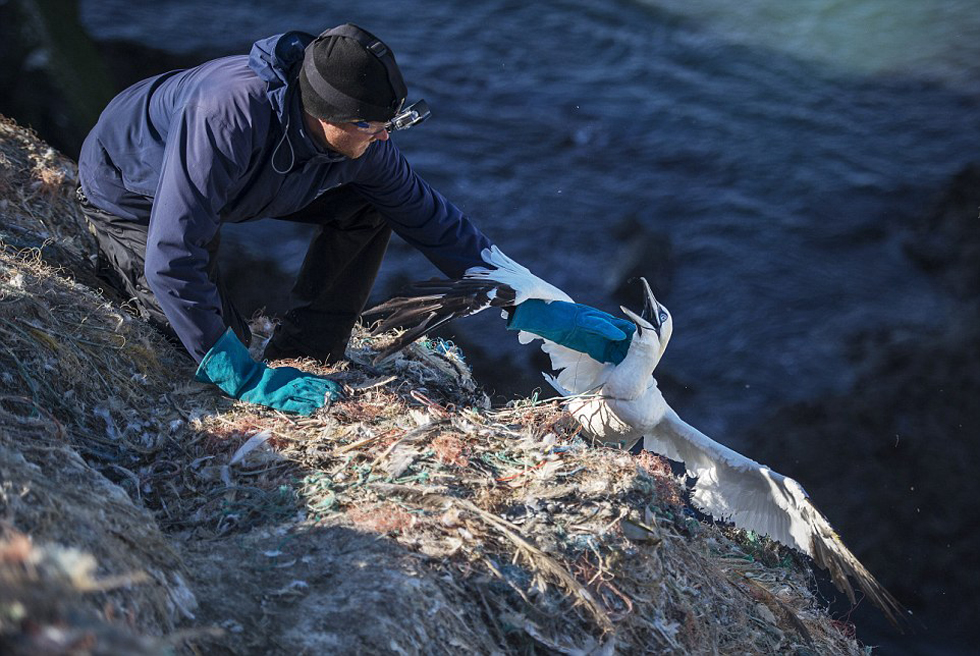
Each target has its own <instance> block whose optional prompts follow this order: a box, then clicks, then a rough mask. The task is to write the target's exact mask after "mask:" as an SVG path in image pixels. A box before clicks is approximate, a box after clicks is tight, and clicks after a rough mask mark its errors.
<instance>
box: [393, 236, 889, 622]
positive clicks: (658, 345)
mask: <svg viewBox="0 0 980 656" xmlns="http://www.w3.org/2000/svg"><path fill="white" fill-rule="evenodd" d="M482 256H483V259H484V260H485V262H486V264H487V266H485V267H484V266H480V267H473V268H471V269H468V270H467V272H466V274H465V275H464V276H463V278H462V279H458V280H455V281H437V282H436V284H435V285H432V284H429V285H427V286H426V287H425V289H426V290H427V292H428V293H426V294H422V295H420V296H416V297H402V298H398V299H393V300H392V301H389V302H388V303H386V304H384V305H382V306H379V307H378V308H375V311H380V310H385V309H391V310H394V315H393V316H392V317H389V319H388V320H387V323H384V324H382V325H381V326H379V328H378V329H377V330H379V331H380V330H384V329H385V328H386V326H388V325H398V324H396V322H397V321H399V320H401V319H409V320H411V321H412V322H414V323H416V324H417V325H416V326H415V328H413V329H411V330H410V331H408V332H406V333H405V334H404V335H403V336H402V337H400V338H399V339H398V340H395V341H394V342H393V343H392V345H391V346H389V347H388V350H387V351H386V352H385V353H382V354H381V355H379V358H382V357H385V356H386V354H388V353H392V352H395V351H397V350H399V349H401V348H404V346H406V345H407V344H408V343H410V342H411V340H413V339H416V338H417V337H418V336H420V335H423V334H426V331H427V330H430V329H431V328H432V327H434V326H438V325H443V324H444V323H446V322H447V321H450V320H452V319H453V318H454V317H459V316H468V315H471V314H474V313H476V312H479V311H481V310H483V309H485V308H486V307H491V306H497V307H507V306H508V305H519V304H520V303H523V302H525V301H527V300H529V299H540V300H544V301H557V300H561V301H567V302H572V299H571V298H570V297H569V296H568V295H567V294H565V293H564V292H562V291H561V290H560V289H558V288H557V287H555V286H553V285H551V284H549V283H547V282H545V281H544V280H542V279H541V278H538V277H537V276H535V275H534V274H532V273H531V272H530V271H529V270H528V269H526V268H525V267H523V266H521V265H520V264H518V263H517V262H515V261H514V260H512V259H510V258H509V257H507V256H506V255H504V254H503V253H502V252H501V251H500V250H499V249H498V248H497V247H496V246H494V247H493V248H490V249H486V250H484V251H483V253H482ZM641 280H642V279H641ZM643 285H644V288H645V292H646V296H647V299H646V300H647V303H648V308H650V309H652V310H653V314H652V317H651V320H650V321H648V320H647V319H645V318H643V317H641V316H639V315H637V314H635V313H633V312H631V311H630V310H628V309H626V308H621V309H622V310H623V313H624V314H625V315H626V316H627V317H629V318H630V319H631V320H632V321H633V323H634V324H635V326H636V331H635V333H634V334H633V336H632V338H631V340H630V346H629V349H628V350H627V353H626V356H625V358H624V359H623V360H622V361H621V362H620V363H618V364H608V363H606V364H604V363H600V362H598V361H596V360H594V359H592V358H591V357H589V356H588V355H586V354H584V353H581V352H578V351H573V350H571V349H568V348H566V347H564V346H561V345H559V344H557V343H555V342H551V341H549V340H543V344H542V347H541V348H542V349H543V350H544V352H545V353H547V354H548V355H549V357H550V358H551V364H552V368H553V369H554V370H555V371H557V372H558V374H557V376H556V377H552V376H548V375H546V376H545V377H546V378H547V379H548V382H550V383H551V384H552V386H554V388H555V389H556V390H558V392H559V393H560V394H562V396H563V397H565V402H566V407H567V409H568V411H569V412H570V413H571V414H572V415H573V416H574V417H575V418H576V419H577V420H578V422H579V423H580V424H581V425H582V426H583V428H584V429H585V430H586V431H587V432H589V433H591V434H592V435H593V436H594V437H596V438H597V439H599V440H601V441H603V442H606V443H616V444H620V445H622V446H626V447H629V446H632V445H633V444H634V443H636V442H637V441H638V440H640V439H643V445H644V448H646V449H647V450H649V451H653V452H655V453H659V454H661V455H663V456H666V457H667V458H670V459H671V460H675V461H679V462H682V463H683V464H684V466H685V468H686V469H687V473H688V474H689V475H690V476H692V477H695V478H696V482H695V483H694V486H693V490H692V493H691V499H692V501H693V503H694V505H695V506H696V507H697V508H699V509H700V510H702V511H704V512H706V513H708V514H710V515H712V516H714V517H715V518H717V519H722V520H727V521H731V522H732V523H733V524H735V526H737V527H739V528H743V529H747V530H751V531H755V532H757V533H760V534H763V535H768V536H769V537H771V538H772V539H774V540H777V541H778V542H781V543H783V544H785V545H788V546H791V547H794V548H796V549H799V550H800V551H802V552H804V553H806V554H808V555H810V556H811V557H812V558H813V559H814V561H815V562H816V563H817V564H818V565H820V566H821V567H824V568H826V569H828V570H829V571H830V574H831V577H832V578H833V580H834V583H835V584H836V585H837V587H838V588H839V589H841V590H842V591H844V592H846V593H847V595H848V597H849V598H850V599H851V601H852V603H853V602H854V592H853V589H852V588H851V585H850V583H849V582H848V579H847V577H848V576H853V577H855V578H856V579H857V580H858V582H859V584H860V586H861V588H862V590H864V592H865V593H866V594H867V595H868V596H869V597H871V599H872V601H873V602H874V603H875V604H876V605H877V606H878V607H879V608H881V610H882V611H883V612H884V613H885V615H886V616H887V617H888V618H889V619H890V620H891V621H892V622H893V623H895V624H896V626H897V625H898V618H900V617H901V615H902V613H903V609H902V607H901V605H900V604H899V603H898V602H897V601H896V600H895V599H894V598H893V597H892V596H891V595H890V594H889V593H888V591H887V590H885V589H884V588H883V587H882V586H881V585H880V584H879V583H878V582H877V581H876V580H875V578H874V576H872V575H871V573H870V572H868V570H867V569H865V568H864V566H863V565H862V564H861V563H860V561H858V559H857V558H856V557H855V556H854V555H853V554H852V553H851V552H850V551H849V550H848V549H847V547H845V546H844V544H843V543H842V542H841V541H840V538H838V536H837V534H836V533H835V532H834V530H833V529H832V528H831V526H830V524H829V523H828V522H827V520H826V519H825V518H824V517H823V515H822V514H821V513H820V511H819V510H817V508H816V507H815V506H814V505H813V504H812V503H811V502H810V500H809V498H808V496H807V494H806V492H805V491H804V490H803V487H802V486H801V485H800V484H799V483H797V482H796V481H794V480H793V479H791V478H787V477H785V476H783V475H781V474H779V473H776V472H774V471H772V470H771V469H769V468H768V467H766V466H765V465H761V464H759V463H758V462H755V461H754V460H751V459H749V458H746V457H745V456H743V455H741V454H740V453H738V452H736V451H734V450H732V449H730V448H728V447H726V446H724V445H721V444H719V443H717V442H715V441H714V440H712V439H710V438H709V437H707V436H706V435H704V434H703V433H701V432H700V431H698V430H697V429H695V428H693V427H692V426H690V425H688V424H687V423H685V422H684V421H682V420H681V418H680V417H679V416H678V415H677V413H676V412H674V410H673V409H671V407H670V406H669V405H668V404H667V402H666V401H665V400H664V397H663V394H662V393H661V392H660V389H659V387H658V386H657V381H656V379H655V378H654V377H653V372H654V369H655V368H656V366H657V365H658V364H659V362H660V359H661V357H662V356H663V354H664V350H665V349H666V348H667V343H668V341H669V340H670V337H671V334H672V332H673V319H672V318H671V316H670V313H669V312H668V311H667V309H666V308H664V307H663V306H662V305H660V304H659V303H658V302H657V300H656V299H655V298H654V296H653V292H652V291H651V290H650V287H649V285H647V283H646V281H645V280H643ZM481 294H482V295H481ZM518 339H519V340H520V341H521V343H524V344H527V343H530V342H531V341H533V340H535V339H542V338H541V337H539V336H537V335H534V334H532V333H527V332H520V333H519V334H518Z"/></svg>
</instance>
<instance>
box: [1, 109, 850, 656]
mask: <svg viewBox="0 0 980 656" xmlns="http://www.w3.org/2000/svg"><path fill="white" fill-rule="evenodd" d="M12 134H14V135H15V136H11V135H12ZM24 134H26V133H25V132H24V131H22V130H20V129H19V128H18V129H16V130H14V128H13V127H11V124H10V123H9V122H4V121H0V144H2V145H3V158H4V159H2V160H0V169H2V170H3V172H4V175H5V176H7V177H6V178H5V180H6V182H4V183H2V184H4V185H6V186H5V187H3V188H5V189H6V190H7V191H6V192H5V193H4V195H3V199H2V200H0V202H2V203H5V205H4V212H5V214H4V223H3V225H2V226H0V339H2V340H3V345H4V348H3V351H2V352H0V415H2V422H3V429H2V431H0V435H2V437H3V440H2V442H0V446H2V447H3V448H5V449H7V451H4V452H2V453H0V463H2V464H3V467H4V469H3V476H4V479H3V480H4V484H5V486H6V487H4V488H3V490H4V494H5V495H6V497H5V498H4V501H5V503H6V504H7V505H6V506H3V507H7V508H14V510H13V511H12V513H11V511H10V510H8V511H7V514H8V516H12V517H13V518H14V520H16V524H17V525H18V527H19V528H20V530H22V531H24V532H29V533H31V534H35V535H43V534H46V533H45V532H46V531H49V532H50V533H47V534H50V535H52V536H54V535H55V534H56V532H54V529H53V527H56V526H58V525H59V524H61V525H66V524H71V523H72V522H75V521H77V519H76V517H85V516H91V515H92V513H94V512H103V513H107V514H106V516H111V517H128V518H129V519H127V520H126V522H125V523H119V524H117V526H116V529H115V531H116V532H117V533H118V535H119V539H121V540H123V539H124V540H128V541H131V542H133V543H135V544H141V545H142V544H144V543H145V545H146V548H145V549H138V550H135V551H133V550H132V549H129V550H127V549H123V548H121V547H119V546H118V545H116V544H115V543H113V542H112V541H111V540H109V539H108V538H106V539H105V541H104V542H100V541H99V539H96V538H93V539H92V540H91V541H86V542H85V543H84V545H82V546H84V547H85V549H86V550H87V551H89V552H91V553H93V554H94V555H95V556H96V558H97V560H98V562H99V563H100V565H101V566H103V567H105V568H106V570H107V571H108V572H111V573H113V574H115V575H124V574H126V573H132V572H138V571H144V572H147V573H148V574H149V575H150V576H151V577H153V578H154V580H156V581H158V583H160V585H161V589H162V590H164V593H163V594H158V596H157V597H154V598H150V597H149V596H148V597H145V598H139V597H138V596H134V597H132V598H131V599H130V601H129V602H127V603H128V604H129V605H128V606H127V607H129V608H132V609H133V610H134V612H136V613H138V614H142V615H143V617H142V619H139V618H138V619H137V620H134V627H135V628H136V629H139V630H143V631H150V632H153V631H154V630H157V631H169V630H171V629H172V626H173V625H172V623H168V622H172V620H171V619H167V618H172V616H173V605H174V599H176V598H179V595H178V594H177V592H179V590H178V589H179V587H180V586H179V585H178V584H177V583H176V581H177V579H175V578H174V576H175V573H179V571H180V564H179V559H178V558H177V557H176V556H173V555H172V554H173V553H174V550H173V549H172V548H171V546H170V544H168V541H171V540H172V541H173V542H174V543H180V542H184V543H194V544H199V543H201V541H209V540H210V541H220V540H222V539H225V538H229V537H232V538H233V537H235V536H246V535H253V534H254V532H255V530H257V529H258V528H262V527H270V526H274V527H278V528H277V530H282V531H284V532H295V531H301V530H303V531H320V530H326V531H333V530H350V531H355V532H357V533H370V534H377V535H378V536H379V537H381V536H384V538H385V540H386V541H387V542H389V543H391V544H392V545H395V546H397V547H398V548H399V549H401V550H404V551H405V552H408V553H412V554H415V555H416V556H417V558H418V560H419V562H422V563H424V570H425V574H424V578H425V580H426V581H429V582H430V584H431V585H438V586H439V589H440V590H441V592H440V594H444V595H445V598H446V599H452V600H454V601H453V609H452V617H453V618H455V619H453V620H452V621H450V620H449V619H445V617H446V616H444V615H439V614H435V615H431V616H429V615H423V614H420V613H421V611H419V612H418V613H416V611H413V610H412V609H403V610H399V609H397V608H391V609H390V613H392V616H396V615H397V614H398V613H406V614H408V613H415V614H414V615H411V616H409V615H406V616H405V622H409V621H410V622H422V623H424V624H425V628H426V629H428V630H429V631H428V633H427V634H426V635H430V636H433V635H438V636H441V638H440V640H441V641H440V642H435V643H429V644H419V645H416V646H417V647H418V648H419V649H420V650H422V651H427V652H430V653H451V652H453V653H458V652H459V651H467V650H469V651H475V652H483V651H486V641H488V640H490V641H492V642H493V644H494V648H495V649H496V650H498V651H499V652H501V653H555V652H560V653H591V652H592V651H593V650H599V651H596V653H611V652H610V651H608V650H612V649H615V650H616V651H619V652H624V653H641V652H656V653H684V654H687V653H715V654H736V653H737V654H744V653H784V652H788V653H793V652H795V651H799V652H800V653H819V654H856V653H863V652H862V650H861V649H860V647H859V645H858V644H857V643H856V642H855V641H854V640H853V637H851V636H848V635H846V630H845V631H842V630H841V626H840V625H838V624H835V623H834V622H833V621H832V620H831V619H830V618H829V617H828V616H827V615H826V613H825V611H824V609H823V607H822V604H821V602H820V600H818V599H817V598H816V597H815V595H814V593H813V591H812V588H811V581H810V575H809V572H808V570H807V569H806V568H805V567H801V566H800V563H799V561H798V560H797V559H796V558H794V557H792V556H790V554H789V553H788V552H786V551H785V550H783V549H781V548H778V547H777V546H776V545H773V544H771V543H768V542H766V541H760V540H758V539H754V538H753V537H752V536H746V535H745V534H743V533H740V532H735V531H731V530H727V529H721V528H719V527H716V526H713V525H710V524H705V523H702V522H699V521H698V520H697V519H695V517H694V516H693V515H692V514H691V513H690V511H688V510H687V509H686V507H685V506H684V498H685V492H684V489H683V488H682V487H680V486H679V485H678V482H677V481H676V480H675V479H674V477H673V475H672V474H671V472H670V467H669V465H668V464H667V463H666V462H665V461H663V460H662V459H661V458H659V457H656V456H653V455H652V454H644V455H642V456H641V457H639V458H637V457H633V456H631V455H629V454H628V453H624V452H622V451H618V450H615V449H611V448H607V447H596V446H595V445H593V444H591V443H590V441H588V440H587V439H586V438H585V437H584V435H583V434H582V432H581V430H580V428H579V427H578V425H577V424H576V423H575V422H574V421H573V420H571V419H570V418H569V417H568V415H567V413H565V412H563V411H562V408H561V407H560V405H558V403H557V402H556V401H536V400H528V401H521V402H517V403H513V404H511V405H509V406H508V407H504V408H491V407H490V405H489V402H488V399H487V397H486V395H485V394H484V393H483V392H482V391H481V390H480V389H479V387H478V385H477V384H476V382H475V381H474V380H473V378H472V376H471V375H470V372H469V370H468V368H467V367H466V365H465V362H464V360H463V358H462V356H461V354H460V353H459V351H458V350H457V349H455V348H454V347H450V346H449V345H447V344H445V343H440V342H420V343H416V344H414V345H413V346H411V347H410V348H409V349H407V350H406V351H404V352H403V353H402V354H400V355H398V356H397V357H395V358H392V359H390V360H388V361H387V362H385V363H384V364H383V365H382V366H381V367H380V368H378V367H375V366H372V365H371V364H370V363H371V362H372V360H373V357H374V355H375V354H376V353H378V352H379V351H381V350H382V349H383V348H384V347H385V345H386V343H387V342H388V341H390V339H392V336H391V335H388V336H384V335H383V336H380V337H376V338H373V337H370V336H369V335H368V333H367V332H366V331H359V332H358V333H357V334H356V335H355V336H354V338H352V340H351V343H350V346H349V349H348V355H349V358H350V362H347V363H343V364H341V365H335V366H331V367H323V366H320V365H317V364H315V363H313V362H303V361H300V362H289V363H288V364H292V365H294V366H299V367H302V368H304V369H307V370H309V371H313V372H316V373H322V374H329V375H330V376H332V377H333V378H334V379H335V380H337V381H338V382H340V383H342V384H343V385H344V386H345V388H346V390H347V392H348V397H347V399H346V400H344V401H342V402H338V403H336V404H334V405H333V407H331V408H330V409H328V410H322V411H320V412H318V413H317V414H316V415H315V416H313V417H308V418H298V417H295V416H288V415H285V414H282V413H279V412H275V411H272V410H269V409H264V408H259V407H256V406H250V405H247V404H243V403H238V402H234V401H232V400H229V399H226V398H224V397H222V396H220V394H219V393H217V392H216V390H213V389H211V388H209V387H204V386H201V385H197V384H195V383H190V382H187V381H189V380H191V378H192V373H193V371H192V368H191V363H190V361H189V360H187V359H185V358H184V357H182V356H181V355H180V354H179V353H177V352H175V351H174V349H173V348H172V347H171V346H170V345H169V344H168V343H166V342H165V341H163V340H161V339H160V338H159V337H158V336H157V335H156V334H155V333H153V331H152V330H150V329H149V328H148V327H147V326H145V325H144V324H143V323H141V322H140V321H138V320H135V319H132V318H130V317H129V316H128V315H127V314H126V313H125V312H124V311H122V310H120V308H119V307H118V306H117V305H114V304H111V303H109V302H107V301H106V300H105V299H104V298H102V297H100V296H99V295H98V294H96V293H94V292H93V291H91V290H90V289H88V288H87V287H85V286H83V285H81V284H80V283H77V282H73V281H72V280H71V279H69V278H66V277H65V276H64V275H63V272H59V271H57V270H55V269H53V268H51V266H49V262H50V261H54V262H55V263H56V264H59V263H60V264H62V265H66V264H65V263H67V266H70V267H74V268H72V269H71V270H72V271H75V268H78V269H80V270H82V271H81V273H77V272H76V277H80V276H82V275H84V270H83V269H84V267H85V266H87V262H88V257H89V255H90V254H91V252H90V251H89V250H87V249H88V248H89V247H90V244H89V243H88V241H87V235H86V234H81V235H79V234H77V232H78V227H79V226H78V223H77V218H78V217H77V214H76V213H75V212H76V210H72V209H70V208H68V205H70V201H67V200H66V197H65V194H66V193H67V192H68V186H70V185H68V183H67V182H60V183H57V185H55V191H54V192H51V191H50V188H51V185H50V184H49V183H43V184H41V185H38V186H37V188H36V189H34V190H32V188H31V186H30V185H31V184H32V182H31V180H33V176H34V173H33V171H34V165H33V164H31V162H32V161H33V160H31V158H30V157H28V156H25V155H23V151H25V146H24V142H25V140H27V141H30V139H29V138H28V137H25V136H24ZM11 144H13V145H11ZM35 151H36V152H40V147H36V148H35ZM45 161H46V160H45ZM51 166H55V165H51ZM11 172H13V178H11V177H10V175H11ZM41 179H42V180H43V179H44V176H42V178H41ZM48 179H49V180H55V179H56V176H48ZM70 179H71V178H70V177H66V178H65V180H70ZM25 185H26V186H25ZM58 185H60V186H58ZM42 188H43V189H45V191H43V192H42ZM0 191H2V189H0ZM42 196H43V198H42ZM32 221H38V222H39V223H40V227H38V226H35V225H32V223H31V222H32ZM42 230H43V232H44V234H46V235H49V237H48V239H51V240H53V241H50V242H47V245H41V244H34V245H33V246H32V245H31V244H32V242H31V240H35V241H36V240H37V239H38V238H39V237H38V235H39V234H40V232H39V231H42ZM42 243H44V242H42ZM25 244H26V246H25ZM49 254H50V255H51V256H52V257H51V258H49V257H48V256H49ZM284 364H285V363H284ZM260 433H261V434H262V438H260V439H256V440H254V441H251V442H250V438H253V437H254V436H255V435H256V434H260ZM39 436H43V439H41V438H39ZM266 437H267V439H264V438H266ZM27 443H30V444H31V445H32V446H31V447H30V448H29V449H28V448H26V447H24V445H25V444H27ZM18 453H19V454H20V455H18ZM24 454H29V457H28V455H24ZM73 454H80V455H81V457H82V458H79V457H78V455H73ZM82 459H84V462H83V460H82ZM23 462H29V463H36V464H35V465H33V466H34V467H35V469H36V470H37V472H41V473H39V474H36V475H35V474H30V475H27V474H25V472H33V471H34V470H32V469H30V467H28V466H26V465H24V464H23ZM65 463H72V465H71V467H68V466H67V465H65ZM80 472H82V473H80ZM18 476H19V477H20V479H19V480H20V481H21V482H20V483H18V485H21V486H22V487H21V488H17V489H25V490H30V491H31V495H33V496H30V497H26V496H22V497H21V501H19V502H18V503H19V505H17V506H16V507H14V506H13V505H11V503H10V499H11V498H13V497H12V496H11V495H12V494H14V488H13V487H11V486H10V485H8V484H7V483H6V482H7V481H8V480H14V479H16V477H18ZM8 477H10V478H9V479H8ZM44 479H47V480H44ZM96 479H100V480H99V481H96ZM102 481H104V482H102ZM100 486H102V488H104V490H103V492H104V497H105V499H109V500H112V503H115V504H116V506H118V507H115V506H114V507H113V509H112V510H111V512H110V511H109V509H107V508H106V507H102V508H99V509H93V508H90V507H87V506H86V504H85V503H82V502H81V501H78V502H77V503H73V504H68V505H66V504H65V503H64V501H62V500H60V497H58V496H57V495H56V494H55V491H59V492H61V493H63V494H65V495H67V497H68V498H77V497H78V496H79V495H83V494H85V490H90V489H99V487H100ZM112 490H116V491H117V492H112ZM120 490H125V493H126V494H122V493H121V492H118V491H120ZM100 498H101V497H100ZM123 502H125V503H123ZM100 503H103V504H105V503H109V501H100ZM126 504H129V505H128V506H127V505H126ZM142 508H145V509H148V510H149V511H152V513H153V517H150V515H149V513H148V512H145V511H144V510H142ZM154 520H155V522H154ZM114 521H119V520H114ZM157 526H159V527H160V528H162V529H163V531H164V533H169V537H168V536H164V534H163V533H160V532H159V530H158V529H157ZM216 543H217V542H216ZM126 553H131V554H133V556H134V557H135V560H127V559H126V558H123V557H122V556H121V554H126ZM224 566H226V567H227V566H230V565H229V564H227V563H225V564H224ZM377 567H378V569H379V571H382V570H383V568H382V566H381V565H380V564H378V565H377ZM383 571H387V570H383ZM419 576H423V575H422V574H419ZM198 578H201V577H198ZM214 585H217V583H214ZM427 585H428V584H427ZM144 587H146V586H144ZM140 588H141V586H139V585H134V586H132V589H133V590H139V589H140ZM168 590H169V594H168V593H167V592H166V591H168ZM230 592H231V591H229V593H230ZM259 592H262V591H259ZM369 592H370V591H365V592H364V594H368V593H369ZM158 593H159V591H158ZM324 593H325V594H329V591H325V592H324ZM106 594H108V593H106ZM168 604H169V606H168ZM152 617H156V618H157V619H156V620H153V619H151V618H152ZM441 617H442V618H443V619H440V618H441ZM458 618H466V622H465V624H466V625H473V626H476V625H479V624H481V623H482V625H483V626H485V627H486V630H485V631H482V632H481V631H477V630H475V629H474V630H473V631H471V632H470V633H465V632H460V631H459V629H458V627H459V626H460V624H459V621H460V620H459V619H458ZM241 620H242V622H244V621H245V618H241ZM453 627H457V628H453ZM0 628H2V625H0ZM263 630H266V631H274V630H275V628H274V627H272V628H270V627H268V626H266V627H265V628H264V629H263ZM352 630H353V629H352ZM477 636H479V637H477ZM217 644H221V643H220V641H219V642H218V643H217Z"/></svg>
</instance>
